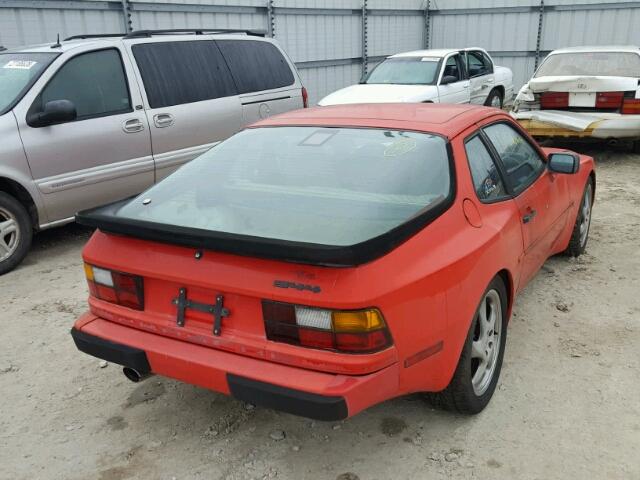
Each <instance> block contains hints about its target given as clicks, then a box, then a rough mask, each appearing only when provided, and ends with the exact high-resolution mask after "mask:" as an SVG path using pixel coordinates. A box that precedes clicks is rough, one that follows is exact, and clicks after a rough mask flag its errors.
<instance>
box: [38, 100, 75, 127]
mask: <svg viewBox="0 0 640 480" xmlns="http://www.w3.org/2000/svg"><path fill="white" fill-rule="evenodd" d="M77 116H78V114H77V112H76V106H75V105H74V104H73V102H72V101H70V100H51V101H50V102H47V103H45V104H44V108H43V110H42V112H36V113H32V114H30V115H29V117H28V118H27V123H28V124H29V126H31V127H46V126H48V125H54V124H56V123H64V122H71V121H73V120H75V119H76V117H77Z"/></svg>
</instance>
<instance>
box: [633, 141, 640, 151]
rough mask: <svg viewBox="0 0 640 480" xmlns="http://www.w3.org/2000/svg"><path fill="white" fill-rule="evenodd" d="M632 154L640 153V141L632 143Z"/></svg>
mask: <svg viewBox="0 0 640 480" xmlns="http://www.w3.org/2000/svg"><path fill="white" fill-rule="evenodd" d="M631 153H640V140H634V141H633V142H631Z"/></svg>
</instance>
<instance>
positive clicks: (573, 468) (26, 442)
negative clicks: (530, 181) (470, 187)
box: [0, 146, 640, 480]
mask: <svg viewBox="0 0 640 480" xmlns="http://www.w3.org/2000/svg"><path fill="white" fill-rule="evenodd" d="M582 150H586V151H587V152H588V153H591V154H593V155H594V156H596V158H597V163H598V188H597V196H596V201H597V203H596V207H595V210H594V217H593V225H592V233H591V239H590V243H589V246H588V252H587V254H586V255H585V256H583V257H581V258H580V259H579V260H569V259H567V258H562V257H556V258H552V259H550V260H549V261H548V262H547V263H546V265H545V267H544V269H543V270H542V271H541V272H540V273H539V274H538V276H537V277H536V279H535V280H534V281H533V282H532V283H531V284H530V286H529V287H528V288H527V289H526V290H525V291H524V292H523V293H522V294H521V295H520V297H519V298H518V299H517V301H516V305H515V309H514V316H513V318H512V321H511V324H510V327H509V338H508V341H507V351H506V356H505V361H504V367H503V370H502V376H501V379H500V383H499V387H498V389H497V390H496V393H495V395H494V398H493V400H492V402H491V404H490V405H489V407H488V408H487V409H486V410H485V411H484V412H483V413H481V414H480V415H477V416H475V417H462V416H459V415H454V414H449V413H445V412H441V411H437V410H433V409H431V408H430V407H429V406H428V405H427V404H425V403H424V402H423V400H422V399H421V398H420V397H419V396H411V397H405V398H399V399H396V400H393V401H389V402H386V403H384V404H382V405H379V406H377V407H375V408H371V409H370V410H368V411H366V412H363V413H361V414H359V415H357V416H356V417H355V418H352V419H350V420H348V421H345V422H341V423H320V422H312V421H309V420H306V419H302V418H298V417H294V416H290V415H286V414H280V413H277V412H273V411H270V410H265V409H262V408H253V406H251V405H246V404H243V403H241V402H238V401H235V400H233V399H231V398H228V397H225V396H223V395H219V394H216V393H213V392H210V391H207V390H203V389H199V388H196V387H192V386H190V385H185V384H181V383H178V382H175V381H172V380H169V379H165V378H158V377H152V378H151V379H149V380H147V381H145V382H143V383H141V384H132V383H130V382H129V381H127V380H126V379H125V378H124V376H123V375H122V373H121V370H120V368H119V367H118V366H117V365H105V364H104V363H101V362H100V361H99V360H97V359H93V358H91V357H89V356H86V355H84V354H81V353H79V352H77V351H76V349H75V347H74V345H73V342H72V340H71V337H70V336H69V328H70V327H71V325H72V323H73V321H74V319H75V318H76V317H77V316H78V315H79V314H80V313H82V312H83V310H84V309H85V298H86V295H87V292H86V286H85V282H84V278H83V272H82V266H81V259H80V250H81V247H82V245H83V244H84V243H85V241H86V240H87V238H88V236H89V232H88V231H87V230H86V229H83V228H81V227H78V226H76V225H71V226H68V227H65V228H61V229H57V230H53V231H48V232H44V233H43V234H41V235H39V236H37V238H36V239H35V245H34V248H33V251H32V252H31V254H30V255H29V256H28V258H27V259H26V261H25V263H24V264H23V265H22V266H21V267H20V268H18V269H17V270H15V271H14V272H12V273H10V274H7V275H5V276H3V277H0V292H2V302H3V303H2V312H1V313H0V317H1V319H2V322H1V325H2V334H1V338H2V340H1V343H0V346H1V348H0V392H1V394H0V412H1V415H0V478H2V479H11V480H14V479H63V478H64V479H80V478H82V479H84V478H87V479H89V478H90V479H100V480H121V479H130V478H139V479H173V478H175V479H250V478H255V479H262V478H282V479H296V480H297V479H330V480H333V479H340V480H355V479H361V480H366V479H378V480H383V479H404V478H412V479H413V478H416V479H417V478H425V479H426V478H428V479H439V478H447V479H488V478H491V479H514V478H517V479H521V480H526V479H545V480H546V479H639V478H640V461H638V452H639V451H640V401H639V400H638V399H639V398H640V355H639V354H638V346H639V345H640V253H639V252H640V251H639V247H640V158H638V157H637V156H633V155H631V154H628V153H625V151H624V150H622V149H616V150H614V149H610V148H608V147H604V146H600V147H583V148H582Z"/></svg>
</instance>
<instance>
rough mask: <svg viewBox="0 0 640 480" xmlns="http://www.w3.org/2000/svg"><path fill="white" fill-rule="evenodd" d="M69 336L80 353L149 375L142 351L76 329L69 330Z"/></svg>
mask: <svg viewBox="0 0 640 480" xmlns="http://www.w3.org/2000/svg"><path fill="white" fill-rule="evenodd" d="M71 336H72V337H73V341H74V342H75V344H76V347H78V350H80V351H81V352H84V353H87V354H89V355H92V356H94V357H97V358H101V359H102V360H106V361H107V362H111V363H117V364H119V365H122V366H123V367H129V368H133V369H134V370H137V371H138V372H140V373H141V374H147V373H151V366H149V361H148V360H147V354H146V353H145V351H144V350H140V349H139V348H133V347H129V346H128V345H122V344H121V343H115V342H111V341H109V340H105V339H104V338H100V337H96V336H94V335H89V334H88V333H84V332H81V331H80V330H77V329H76V328H72V329H71Z"/></svg>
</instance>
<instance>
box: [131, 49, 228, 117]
mask: <svg viewBox="0 0 640 480" xmlns="http://www.w3.org/2000/svg"><path fill="white" fill-rule="evenodd" d="M132 50H133V56H134V57H135V59H136V63H137V64H138V68H139V69H140V75H141V76H142V82H143V83H144V88H145V90H146V92H147V100H148V101H149V106H150V107H151V108H163V107H170V106H172V105H181V104H185V103H193V102H201V101H203V100H212V99H214V98H220V97H228V96H231V95H236V94H237V90H236V87H235V85H234V83H233V78H231V74H230V72H229V68H228V67H227V64H226V63H225V60H224V58H223V57H222V54H221V53H220V50H219V49H218V47H217V45H216V44H215V42H214V41H213V40H197V41H187V42H154V43H141V44H138V45H134V46H133V47H132Z"/></svg>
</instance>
